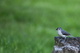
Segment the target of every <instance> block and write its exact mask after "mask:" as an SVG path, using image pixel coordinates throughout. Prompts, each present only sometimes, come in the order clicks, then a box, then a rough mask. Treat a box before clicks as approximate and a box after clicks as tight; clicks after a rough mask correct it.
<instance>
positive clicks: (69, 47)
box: [52, 37, 80, 53]
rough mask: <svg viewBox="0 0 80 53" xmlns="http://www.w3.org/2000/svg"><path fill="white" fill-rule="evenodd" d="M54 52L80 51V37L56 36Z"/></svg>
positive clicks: (75, 52) (79, 52)
mask: <svg viewBox="0 0 80 53" xmlns="http://www.w3.org/2000/svg"><path fill="white" fill-rule="evenodd" d="M54 40H55V45H54V51H53V52H52V53H80V37H67V38H63V37H55V39H54Z"/></svg>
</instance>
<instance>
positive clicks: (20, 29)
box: [0, 0, 80, 53]
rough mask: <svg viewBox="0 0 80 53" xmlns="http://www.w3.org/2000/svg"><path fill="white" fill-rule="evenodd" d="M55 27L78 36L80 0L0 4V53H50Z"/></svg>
mask: <svg viewBox="0 0 80 53" xmlns="http://www.w3.org/2000/svg"><path fill="white" fill-rule="evenodd" d="M57 27H62V28H63V29H64V30H66V31H68V32H70V33H71V34H72V35H73V36H75V37H79V36H80V0H0V53H51V52H52V50H53V46H54V37H55V36H58V35H57V31H56V30H55V29H56V28H57Z"/></svg>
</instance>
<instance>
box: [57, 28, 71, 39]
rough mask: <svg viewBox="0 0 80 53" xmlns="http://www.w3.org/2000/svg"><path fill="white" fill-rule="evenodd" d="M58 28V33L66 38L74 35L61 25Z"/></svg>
mask: <svg viewBox="0 0 80 53" xmlns="http://www.w3.org/2000/svg"><path fill="white" fill-rule="evenodd" d="M56 30H57V32H58V35H59V36H61V37H64V38H66V37H67V36H72V35H71V34H70V33H68V32H66V31H65V30H63V29H62V28H61V27H58V28H57V29H56Z"/></svg>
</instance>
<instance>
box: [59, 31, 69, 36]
mask: <svg viewBox="0 0 80 53" xmlns="http://www.w3.org/2000/svg"><path fill="white" fill-rule="evenodd" d="M61 32H62V33H63V35H66V36H69V35H70V33H68V32H66V31H64V30H61Z"/></svg>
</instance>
